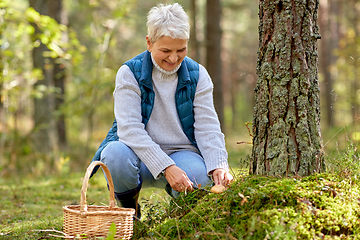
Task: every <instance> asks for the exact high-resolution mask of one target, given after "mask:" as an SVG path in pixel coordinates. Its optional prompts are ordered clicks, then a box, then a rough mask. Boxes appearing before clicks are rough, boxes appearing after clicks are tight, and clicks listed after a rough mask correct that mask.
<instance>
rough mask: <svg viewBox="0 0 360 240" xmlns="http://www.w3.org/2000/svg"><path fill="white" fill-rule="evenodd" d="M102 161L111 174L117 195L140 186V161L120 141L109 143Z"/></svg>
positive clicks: (103, 152) (102, 154)
mask: <svg viewBox="0 0 360 240" xmlns="http://www.w3.org/2000/svg"><path fill="white" fill-rule="evenodd" d="M100 160H101V161H102V162H103V163H105V164H106V166H107V167H108V168H109V171H110V173H111V177H112V179H113V182H114V189H115V192H116V193H122V192H126V191H129V190H132V189H135V188H136V187H138V186H139V184H140V175H139V172H140V166H141V162H140V159H139V158H138V157H137V156H136V154H135V153H134V151H132V150H131V149H130V148H129V147H128V146H126V145H125V144H124V143H122V142H120V141H115V142H111V143H109V144H108V145H107V146H106V147H105V148H104V150H103V151H102V153H101V158H100Z"/></svg>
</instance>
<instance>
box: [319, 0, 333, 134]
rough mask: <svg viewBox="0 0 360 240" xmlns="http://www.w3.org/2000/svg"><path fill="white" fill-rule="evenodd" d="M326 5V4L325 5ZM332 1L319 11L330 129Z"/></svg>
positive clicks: (327, 116)
mask: <svg viewBox="0 0 360 240" xmlns="http://www.w3.org/2000/svg"><path fill="white" fill-rule="evenodd" d="M325 3H326V4H325ZM330 4H331V3H330V0H326V1H324V4H321V5H320V9H319V26H320V33H321V36H322V39H321V45H320V51H319V52H320V56H321V58H320V61H319V63H320V68H319V69H320V71H321V72H322V74H323V76H324V99H325V104H324V106H325V113H326V115H325V122H326V125H327V126H328V127H331V126H333V124H334V119H333V97H332V90H333V84H332V82H333V81H332V77H331V73H330V66H331V60H332V58H331V56H332V53H331V52H332V51H331V49H333V48H332V42H333V41H332V37H333V36H332V35H331V29H330V18H331V13H330Z"/></svg>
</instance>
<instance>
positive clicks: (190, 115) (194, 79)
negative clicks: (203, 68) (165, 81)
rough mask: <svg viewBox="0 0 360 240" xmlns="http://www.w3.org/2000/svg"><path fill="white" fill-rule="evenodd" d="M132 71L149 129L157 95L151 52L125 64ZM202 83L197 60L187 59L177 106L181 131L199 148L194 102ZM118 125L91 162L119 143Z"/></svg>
mask: <svg viewBox="0 0 360 240" xmlns="http://www.w3.org/2000/svg"><path fill="white" fill-rule="evenodd" d="M124 64H125V65H127V66H128V67H129V68H130V70H131V71H132V72H133V74H134V76H135V79H136V80H137V82H138V83H139V88H140V91H141V115H142V123H143V124H144V125H145V126H146V124H147V123H148V121H149V119H150V115H151V112H152V109H153V107H154V99H155V92H154V90H153V86H152V70H153V63H152V60H151V54H150V52H149V51H145V52H143V53H141V54H139V55H137V56H136V57H134V58H132V59H130V60H129V61H127V62H125V63H124ZM198 80H199V64H198V63H197V62H195V61H194V60H192V59H190V58H188V57H185V58H184V60H183V62H182V63H181V67H180V68H179V70H178V85H177V88H176V92H175V103H176V109H177V113H178V115H179V119H180V123H181V126H182V129H183V131H184V133H185V135H186V136H187V138H188V139H189V140H190V142H191V143H192V144H193V145H194V146H195V147H196V148H198V147H197V144H196V140H195V134H194V122H195V118H194V109H193V102H194V97H195V92H196V86H197V83H198ZM118 140H119V137H118V135H117V123H116V119H115V120H114V122H113V126H112V127H111V129H110V130H109V132H108V134H107V135H106V137H105V139H104V140H103V142H102V143H101V144H100V146H99V148H98V150H97V151H96V153H95V156H94V157H93V159H92V160H91V161H100V155H101V152H102V150H103V149H104V148H105V147H106V146H107V145H108V144H109V143H110V142H112V141H118ZM98 168H99V166H97V167H95V169H94V170H93V172H92V174H91V176H92V175H94V174H95V173H96V171H97V170H98Z"/></svg>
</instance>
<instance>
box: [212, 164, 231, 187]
mask: <svg viewBox="0 0 360 240" xmlns="http://www.w3.org/2000/svg"><path fill="white" fill-rule="evenodd" d="M212 176H213V180H214V182H215V185H223V186H226V185H228V184H229V183H230V182H232V180H233V176H232V175H231V174H230V173H229V172H227V171H226V170H225V169H223V168H218V169H215V170H214V171H213V172H212Z"/></svg>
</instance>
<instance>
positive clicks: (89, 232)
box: [63, 161, 135, 239]
mask: <svg viewBox="0 0 360 240" xmlns="http://www.w3.org/2000/svg"><path fill="white" fill-rule="evenodd" d="M97 165H100V166H101V167H102V168H103V170H104V172H105V175H106V177H107V180H108V184H109V190H110V202H109V206H108V207H107V206H93V205H90V206H87V205H86V191H87V187H88V181H89V178H90V174H91V172H92V170H93V169H94V167H95V166H97ZM63 214H64V233H65V236H66V237H67V238H75V237H77V236H81V237H106V236H107V234H108V232H109V228H110V226H111V224H112V223H114V224H115V226H116V235H115V238H116V239H131V237H132V234H133V216H134V214H135V209H130V208H121V207H116V206H115V195H114V184H113V181H112V178H111V174H110V171H109V169H108V168H107V167H106V165H105V164H104V163H102V162H100V161H95V162H92V163H91V164H90V166H89V167H88V168H87V170H86V174H85V177H84V182H83V185H82V188H81V197H80V205H69V206H64V207H63Z"/></svg>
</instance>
